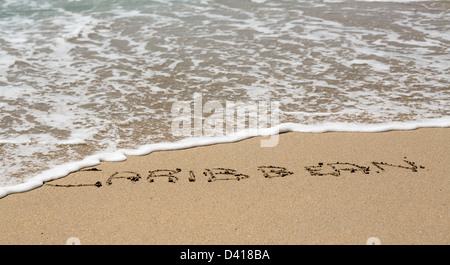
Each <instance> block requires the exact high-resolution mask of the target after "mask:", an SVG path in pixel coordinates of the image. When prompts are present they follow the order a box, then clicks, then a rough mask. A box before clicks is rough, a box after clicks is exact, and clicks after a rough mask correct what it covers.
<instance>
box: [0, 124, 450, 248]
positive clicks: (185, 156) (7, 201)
mask: <svg viewBox="0 0 450 265" xmlns="http://www.w3.org/2000/svg"><path fill="white" fill-rule="evenodd" d="M261 139H262V137H260V136H258V137H252V138H248V139H242V140H239V141H235V142H231V143H220V144H212V145H204V146H197V147H191V148H186V149H180V150H166V151H154V152H151V153H150V154H148V155H142V156H128V157H127V159H126V160H125V161H123V162H101V163H100V164H98V165H95V166H90V167H87V168H86V167H85V168H84V169H81V170H78V171H76V172H73V173H70V174H69V175H68V176H66V177H63V178H59V179H56V180H52V181H48V182H45V184H44V185H43V186H42V187H39V188H36V189H33V190H30V191H28V192H23V193H16V194H10V195H9V196H6V197H3V198H1V199H0V211H1V212H2V213H5V214H3V215H2V216H0V233H1V234H2V238H0V244H65V243H66V240H67V239H69V238H71V237H77V238H79V239H80V241H81V244H365V243H366V240H367V239H368V238H370V237H377V238H379V239H380V241H381V244H449V243H450V240H449V233H448V232H449V230H448V227H449V223H448V220H449V214H448V200H449V199H450V198H449V195H448V194H449V193H448V190H449V188H450V181H449V179H448V174H449V173H450V170H449V166H448V163H450V161H449V157H450V156H449V151H448V150H450V144H449V143H448V139H450V130H449V128H420V129H416V130H409V131H387V132H372V133H364V132H325V133H302V132H285V133H282V134H280V135H279V143H278V144H277V145H276V146H274V147H271V148H262V147H260V141H261Z"/></svg>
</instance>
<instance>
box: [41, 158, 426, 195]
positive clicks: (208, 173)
mask: <svg viewBox="0 0 450 265" xmlns="http://www.w3.org/2000/svg"><path fill="white" fill-rule="evenodd" d="M403 161H404V162H405V163H404V164H400V165H399V164H392V163H386V162H376V161H374V162H371V163H370V165H369V166H367V165H359V164H355V163H350V162H333V163H324V162H318V163H317V164H316V165H313V166H304V169H305V170H306V172H307V173H308V174H309V175H310V176H335V177H339V176H341V175H343V174H346V173H349V174H351V173H360V174H366V175H369V174H379V173H382V172H384V171H386V170H389V169H390V168H399V169H403V170H407V171H409V172H418V170H422V169H425V167H424V166H421V165H417V164H416V163H415V162H412V161H408V160H406V158H405V159H404V160H403ZM257 169H258V171H259V172H260V176H259V177H264V178H266V179H271V178H284V177H287V176H290V175H294V172H293V171H290V170H288V169H287V168H285V167H282V166H273V165H263V166H258V167H257ZM83 171H84V172H86V171H91V172H99V173H100V174H101V173H102V170H101V169H98V168H95V167H94V168H87V169H82V170H80V171H79V172H83ZM197 175H198V172H194V171H193V170H182V169H180V168H173V169H154V170H150V171H148V172H146V173H145V175H144V176H145V178H144V180H145V181H146V182H148V183H153V182H155V181H156V180H158V179H160V180H161V179H165V180H166V181H168V182H171V183H176V182H178V181H180V180H182V179H186V180H187V181H189V182H195V181H197V180H198V179H201V180H204V181H207V182H217V181H240V180H244V179H248V178H250V175H248V174H244V173H242V172H238V171H237V170H235V169H232V168H221V167H217V168H206V169H204V170H203V171H202V172H201V173H200V175H199V176H200V177H198V176H197ZM99 177H100V176H99ZM101 177H102V179H106V177H105V176H104V175H103V176H101ZM118 179H125V180H128V181H130V182H137V181H141V180H143V174H142V172H141V173H139V172H137V171H120V172H119V171H116V172H114V173H112V174H111V175H109V177H108V178H107V179H106V181H105V182H104V183H102V182H101V181H100V180H99V181H96V182H95V183H83V184H52V183H46V185H47V186H53V187H66V188H69V187H98V188H100V187H102V186H105V184H106V186H111V185H113V183H116V182H117V180H118ZM122 183H123V182H122Z"/></svg>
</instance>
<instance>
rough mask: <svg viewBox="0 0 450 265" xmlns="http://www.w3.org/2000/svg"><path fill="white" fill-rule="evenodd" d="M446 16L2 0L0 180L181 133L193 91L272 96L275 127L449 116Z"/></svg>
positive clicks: (424, 9)
mask: <svg viewBox="0 0 450 265" xmlns="http://www.w3.org/2000/svg"><path fill="white" fill-rule="evenodd" d="M449 17H450V2H448V1H387V0H378V1H368V0H366V1H350V0H348V1H347V0H342V1H332V0H328V1H319V0H316V1H309V0H308V1H264V0H253V1H243V0H235V1H229V0H227V1H225V0H223V1H210V0H197V1H195V0H181V1H163V0H160V1H125V0H122V1H119V0H117V1H103V0H91V1H85V0H80V1H68V0H65V1H63V0H60V1H43V0H36V1H32V0H21V1H15V0H14V1H13V0H8V1H4V0H0V111H1V114H0V120H1V122H0V155H1V156H2V160H1V161H0V169H1V170H0V172H1V174H0V186H8V185H12V184H15V183H20V182H23V181H24V180H27V179H29V178H30V177H32V176H34V175H36V174H38V173H39V172H42V171H43V170H45V169H48V168H52V167H54V166H55V165H59V164H62V163H65V162H69V161H76V160H80V159H82V158H83V157H85V156H87V155H90V154H94V153H96V152H108V151H114V150H117V149H119V148H137V147H139V146H141V145H144V144H150V143H158V142H166V141H175V140H179V139H181V138H183V137H177V136H174V135H173V134H172V133H171V121H172V119H173V115H172V113H171V108H172V106H173V104H174V103H175V102H177V101H192V100H193V95H194V93H201V94H202V95H203V100H204V101H205V102H206V101H211V100H216V101H219V102H223V103H224V104H225V102H226V101H243V102H247V101H278V102H279V103H280V110H281V116H280V122H282V123H284V122H294V123H298V124H305V125H319V124H322V123H325V122H342V123H350V124H352V126H354V128H358V125H366V124H386V123H387V124H389V123H392V122H405V123H406V122H408V123H409V124H410V123H411V122H415V121H422V120H430V119H442V118H449V113H450V108H449V106H450V93H449V91H450V89H449V84H450V27H449V26H448V25H449V23H448V21H449ZM436 125H439V122H437V123H436ZM355 126H356V127H355Z"/></svg>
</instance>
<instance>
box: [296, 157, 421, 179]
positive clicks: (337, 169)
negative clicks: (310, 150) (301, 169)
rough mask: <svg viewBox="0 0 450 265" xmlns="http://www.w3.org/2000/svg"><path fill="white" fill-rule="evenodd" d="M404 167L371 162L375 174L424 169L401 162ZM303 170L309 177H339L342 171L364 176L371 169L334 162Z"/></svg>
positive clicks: (410, 163) (408, 162)
mask: <svg viewBox="0 0 450 265" xmlns="http://www.w3.org/2000/svg"><path fill="white" fill-rule="evenodd" d="M403 161H404V162H406V165H403V166H402V165H394V164H390V163H386V162H371V164H372V165H374V166H375V168H376V169H375V172H376V173H380V171H385V170H386V168H388V167H395V168H402V169H407V170H411V171H412V172H417V170H418V169H419V168H420V169H424V168H425V167H424V166H417V165H416V163H415V162H412V161H408V160H406V157H405V159H404V160H403ZM305 169H306V170H307V171H308V172H309V173H310V174H311V176H336V177H337V176H340V175H341V174H342V172H343V171H348V172H350V173H355V172H362V173H364V174H370V172H371V169H370V167H369V166H367V167H366V166H360V165H357V164H354V163H347V162H344V163H343V162H336V163H326V164H324V163H322V162H319V163H318V165H317V166H308V167H305Z"/></svg>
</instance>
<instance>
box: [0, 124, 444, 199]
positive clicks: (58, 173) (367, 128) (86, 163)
mask: <svg viewBox="0 0 450 265" xmlns="http://www.w3.org/2000/svg"><path fill="white" fill-rule="evenodd" d="M422 128H450V119H449V118H438V119H431V120H422V121H414V122H391V123H381V124H364V125H362V124H359V125H355V124H347V123H323V124H316V125H301V124H296V123H282V124H280V125H278V126H275V127H271V128H264V129H257V130H254V129H250V130H244V131H239V132H237V133H234V134H231V135H229V136H221V137H191V138H186V139H182V140H179V141H177V142H162V143H153V144H148V145H143V146H140V147H138V148H136V149H119V150H117V151H115V152H112V153H97V154H94V155H90V156H87V157H85V158H84V159H83V160H78V161H75V162H70V163H66V164H62V165H59V166H56V167H53V168H51V169H49V170H45V171H44V172H41V173H39V174H38V175H36V176H34V177H32V178H30V179H28V180H27V181H25V182H23V183H20V184H17V185H12V186H5V187H0V199H1V198H3V197H5V196H7V195H9V194H14V193H21V192H27V191H30V190H33V189H35V188H39V187H41V186H42V185H43V184H44V182H47V181H51V180H55V179H59V178H63V177H66V176H67V175H69V174H70V173H73V172H76V171H78V170H80V169H83V168H86V167H91V166H96V165H99V164H100V163H102V162H106V161H114V162H121V161H125V160H126V159H127V156H142V155H148V154H150V153H152V152H156V151H165V150H182V149H186V148H194V147H199V146H208V145H214V144H222V143H233V142H238V141H242V140H246V139H249V138H252V137H260V136H271V135H277V134H280V133H288V132H299V133H326V132H338V133H339V132H343V133H347V132H351V133H368V132H369V133H376V132H390V131H409V130H417V129H422ZM269 140H270V138H269ZM261 141H262V142H264V141H265V140H261Z"/></svg>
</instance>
